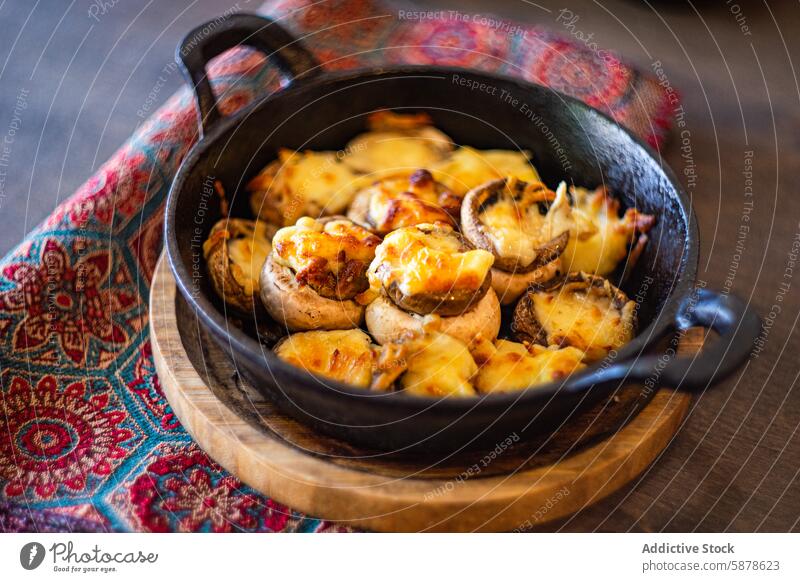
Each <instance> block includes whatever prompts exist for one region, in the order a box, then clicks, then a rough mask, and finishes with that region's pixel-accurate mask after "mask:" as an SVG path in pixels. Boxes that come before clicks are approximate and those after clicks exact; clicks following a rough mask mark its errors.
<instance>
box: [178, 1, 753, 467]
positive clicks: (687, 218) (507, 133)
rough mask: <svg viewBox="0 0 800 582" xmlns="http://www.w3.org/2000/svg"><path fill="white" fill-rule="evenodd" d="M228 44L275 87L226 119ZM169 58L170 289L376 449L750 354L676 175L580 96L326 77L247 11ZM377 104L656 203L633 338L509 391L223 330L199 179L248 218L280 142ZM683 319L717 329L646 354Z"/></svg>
mask: <svg viewBox="0 0 800 582" xmlns="http://www.w3.org/2000/svg"><path fill="white" fill-rule="evenodd" d="M238 44H245V45H249V46H252V47H254V48H256V49H258V50H261V51H263V52H264V53H266V54H267V55H268V56H269V57H270V58H271V59H273V60H274V62H275V64H276V65H277V67H278V69H279V71H280V73H281V75H282V77H283V79H284V81H285V82H284V87H283V88H282V89H281V90H280V91H278V92H276V93H274V94H272V95H268V96H266V97H264V98H262V99H260V100H258V101H257V102H255V103H253V104H251V105H250V106H248V107H246V108H244V109H243V110H241V111H239V112H238V113H236V114H235V115H232V116H230V117H223V116H222V115H221V114H220V112H219V110H218V108H217V102H216V98H215V96H214V94H213V93H212V90H211V87H210V85H209V83H208V80H207V77H206V65H207V63H208V61H209V60H210V59H212V58H213V57H215V56H216V55H219V54H220V53H222V52H224V51H225V50H227V49H229V48H231V47H233V46H235V45H238ZM176 58H177V60H178V62H179V63H180V64H181V66H182V68H183V72H184V74H185V76H186V78H187V80H189V81H190V83H191V84H192V86H193V87H194V90H195V93H196V96H197V103H198V110H199V111H198V119H199V123H200V128H201V133H202V139H201V140H200V141H199V143H197V145H195V146H194V148H193V149H192V150H191V152H189V154H188V155H187V157H186V159H185V160H184V161H183V164H182V165H181V167H180V169H179V171H178V174H177V176H176V177H175V181H174V182H173V184H172V188H171V190H170V193H169V199H168V202H167V209H166V226H165V229H166V247H167V253H168V256H169V261H170V264H171V267H172V271H173V273H174V274H175V277H176V280H177V283H178V288H179V289H180V293H181V294H182V295H183V297H184V298H185V300H186V301H188V303H189V305H190V306H191V307H192V308H193V310H194V311H195V312H196V313H197V316H198V319H199V322H200V323H201V325H203V326H205V327H207V328H208V330H209V331H210V332H211V334H210V335H211V336H212V337H214V339H215V340H216V341H217V342H218V343H219V344H220V345H221V346H222V347H223V348H224V349H225V350H226V351H227V352H228V353H230V355H231V357H232V358H233V360H234V362H235V364H236V366H237V368H238V370H239V371H240V373H241V374H243V375H244V376H245V377H246V378H247V379H248V380H249V381H251V382H252V384H253V385H254V386H256V387H257V388H258V389H259V390H260V391H261V392H262V393H263V394H264V395H266V396H267V397H269V398H271V399H273V400H274V401H276V402H277V403H278V404H279V405H280V406H281V407H282V409H283V410H285V411H286V412H287V413H288V414H290V415H292V416H294V417H296V418H297V419H299V420H301V421H303V422H307V423H309V424H311V425H313V426H314V427H315V428H317V429H318V430H321V431H324V432H325V433H328V434H332V435H334V436H337V437H340V438H342V439H345V440H347V441H350V442H352V443H354V444H358V445H362V446H367V447H371V448H376V449H381V450H398V449H409V448H410V449H413V450H417V451H421V452H424V451H454V450H456V449H461V448H476V447H483V446H489V447H493V446H494V445H495V443H497V442H500V441H502V440H503V439H505V438H506V437H508V436H510V435H513V434H514V433H516V434H517V435H519V436H520V437H521V438H523V439H524V438H526V437H529V436H531V435H534V434H541V433H542V432H544V431H551V430H553V429H554V428H555V427H557V426H558V425H559V424H560V423H562V422H564V421H565V420H566V419H568V418H569V417H570V415H571V414H573V413H574V412H575V410H576V409H577V408H578V407H580V406H583V405H587V404H590V403H593V402H596V401H597V400H598V399H599V398H603V397H607V396H608V395H610V394H611V393H612V392H613V391H614V390H615V389H617V388H619V387H620V386H621V385H623V384H624V383H627V382H638V383H644V385H645V386H646V388H645V390H643V391H642V399H643V400H646V398H647V396H648V394H651V393H652V392H653V390H652V388H653V387H654V386H656V385H667V386H677V387H680V388H681V389H684V390H702V389H704V388H706V387H708V386H710V385H711V383H713V382H715V381H717V380H719V379H721V378H723V377H725V376H727V375H729V374H730V373H732V372H733V371H734V370H735V369H736V368H737V367H738V366H739V365H740V364H741V363H742V362H743V360H744V359H745V358H747V357H748V354H749V352H750V349H751V347H752V345H753V342H754V340H755V339H756V337H757V335H758V333H759V332H760V321H759V319H758V317H757V316H756V315H755V314H754V313H753V312H752V311H751V310H750V309H748V308H747V306H745V305H744V304H743V303H742V302H741V301H740V300H738V299H736V298H734V297H731V296H730V295H724V294H721V293H717V292H714V291H710V290H707V289H700V288H698V287H697V286H696V285H695V274H696V270H697V257H698V234H697V225H696V223H695V218H694V214H693V212H692V209H691V205H690V203H689V201H688V200H687V197H686V194H684V193H683V191H682V190H681V188H680V186H679V185H678V182H677V180H676V179H675V177H674V175H673V174H672V172H671V171H670V170H669V168H667V167H665V166H664V165H663V164H662V163H661V162H660V161H659V160H658V159H657V158H656V156H655V154H654V153H653V152H652V151H651V150H650V149H648V148H647V146H645V145H643V144H642V143H641V142H640V141H639V140H638V139H637V138H635V137H633V136H632V135H631V134H630V133H629V132H628V131H626V130H625V129H623V128H622V127H620V126H619V125H618V124H617V123H615V122H614V121H613V120H611V119H610V118H609V117H607V116H606V115H604V114H603V113H600V112H598V111H597V110H595V109H593V108H591V107H589V106H587V105H585V104H584V103H582V102H580V101H577V100H576V99H573V98H571V97H568V96H566V95H563V94H561V93H558V92H556V91H553V90H552V89H548V88H546V87H543V86H540V85H536V84H533V83H527V82H524V81H521V80H519V79H512V78H508V77H503V76H500V75H492V74H488V73H483V72H478V71H473V70H464V69H456V68H447V67H438V66H405V65H402V66H391V67H388V66H387V67H385V68H373V69H368V70H357V71H348V72H343V73H323V72H322V71H321V70H320V66H319V64H318V63H317V61H316V60H315V58H314V57H313V56H312V55H311V54H310V53H309V52H308V51H306V50H305V49H304V48H303V47H302V45H300V43H299V42H298V41H296V40H295V39H293V38H292V37H291V36H290V35H289V34H288V33H287V32H286V31H285V30H284V29H282V28H280V27H279V26H278V25H277V24H275V23H274V22H271V21H270V20H267V19H265V18H261V17H259V16H255V15H246V14H237V15H233V16H230V17H228V18H226V19H224V20H221V21H219V20H218V21H215V23H213V26H212V25H211V24H208V25H203V26H200V27H198V28H197V29H195V30H194V31H193V32H192V33H190V34H189V35H188V36H187V37H186V39H185V40H184V41H183V43H182V44H181V45H180V47H179V48H178V51H177V54H176ZM505 96H510V99H511V100H512V102H509V101H508V100H507V99H505ZM513 100H517V102H516V103H513ZM523 104H524V106H523ZM381 109H392V110H395V111H401V112H402V111H407V112H413V111H425V112H427V113H429V114H430V115H431V116H432V117H433V120H434V124H435V125H436V127H438V128H440V129H441V130H443V131H444V132H445V133H446V134H448V135H450V136H452V138H453V140H454V141H455V142H456V143H458V144H466V145H471V146H474V147H478V148H490V147H491V148H507V149H526V150H530V151H531V152H533V158H534V161H535V164H536V167H537V169H538V170H539V172H540V174H541V175H542V178H543V179H544V180H545V181H546V182H547V183H548V184H550V185H551V186H553V185H555V184H557V183H558V182H559V181H560V180H562V179H567V180H570V181H572V182H573V183H574V184H577V185H583V186H596V185H598V184H605V185H606V186H607V187H608V188H609V189H610V190H611V191H612V192H614V193H615V194H617V195H618V196H620V197H621V199H622V201H623V204H624V205H625V206H627V207H631V206H635V207H636V208H638V209H640V210H641V211H643V212H646V213H649V214H654V215H655V216H656V217H657V218H658V222H657V223H656V227H655V229H654V230H653V231H651V233H650V242H649V244H648V245H647V247H646V248H645V251H644V253H643V254H642V255H641V257H640V259H639V261H638V262H637V263H636V265H635V267H634V268H633V269H632V270H631V271H630V273H628V274H627V275H626V276H625V280H624V282H623V283H622V286H623V289H624V290H625V291H626V292H627V293H628V294H629V296H630V297H636V299H637V302H638V303H639V312H638V315H639V322H640V325H639V329H640V331H639V333H638V335H637V337H636V338H635V339H634V340H633V341H632V342H630V343H629V344H628V345H627V346H625V347H624V348H623V349H622V350H620V351H619V353H618V354H616V356H615V357H614V358H609V359H607V360H606V361H604V362H601V363H599V364H596V365H594V366H592V367H590V368H589V369H587V370H586V371H584V372H583V373H580V374H576V375H574V376H572V377H570V378H568V379H567V380H566V381H564V382H562V383H554V384H549V385H546V386H540V387H537V388H536V389H533V390H528V391H524V392H517V393H512V394H505V395H502V394H500V395H489V396H483V397H476V398H445V399H428V398H420V397H414V396H410V395H407V394H404V393H402V392H394V393H389V394H376V393H370V392H367V391H364V390H360V389H357V388H354V387H351V386H348V385H346V384H342V383H337V382H332V381H330V380H325V379H321V378H319V377H316V376H313V375H312V374H309V373H307V372H305V371H303V370H301V369H298V368H295V367H293V366H291V365H288V364H286V363H284V362H282V361H281V360H279V359H278V358H277V357H276V356H274V355H273V354H272V352H271V351H270V350H269V349H268V348H266V347H264V346H263V345H262V344H261V343H260V342H259V341H257V339H256V337H254V336H253V335H249V334H247V333H245V332H244V331H242V330H240V329H239V328H238V327H236V326H235V325H233V324H232V323H231V318H230V317H229V316H230V315H231V314H230V313H227V312H226V308H225V307H224V305H222V304H221V303H220V302H219V300H218V299H217V298H216V297H215V296H214V293H213V291H212V290H211V287H210V285H209V278H208V274H207V273H206V271H205V269H204V267H203V262H202V249H201V244H202V241H203V240H205V238H206V236H207V235H208V232H209V230H210V229H211V227H212V225H213V224H214V223H215V222H216V221H217V220H218V219H219V218H221V216H222V215H221V211H220V205H219V200H218V199H217V197H216V196H214V195H210V194H209V192H210V191H211V189H210V188H209V184H210V183H211V182H213V180H220V181H221V182H222V184H223V185H224V186H225V188H226V189H227V191H228V192H229V193H235V194H233V197H232V200H231V203H232V204H231V211H230V212H231V215H233V216H249V211H248V210H247V206H248V205H247V200H246V195H245V194H244V193H243V185H244V184H246V183H247V181H248V180H249V179H250V178H252V177H253V176H254V175H255V174H257V173H258V172H259V170H261V169H262V168H263V167H264V166H265V165H266V164H267V163H268V162H270V161H272V160H273V159H275V157H276V152H277V149H278V148H280V147H288V148H293V149H313V150H335V149H339V148H342V147H343V146H344V145H345V144H346V143H347V142H348V140H349V139H351V138H352V137H353V136H355V135H356V134H358V133H360V132H362V131H364V129H365V119H366V116H367V114H369V113H370V112H373V111H376V110H381ZM692 326H704V327H707V328H711V329H713V330H715V331H716V332H717V333H718V334H719V337H718V339H717V340H716V341H715V342H714V343H713V344H711V345H709V346H708V347H706V348H705V349H703V351H702V352H701V353H700V354H699V355H698V356H696V357H694V358H687V357H677V356H675V354H674V351H671V350H670V349H669V348H667V349H666V350H663V349H662V351H661V353H657V354H647V353H646V352H647V351H648V350H651V351H652V350H653V349H654V344H656V343H657V342H658V341H659V340H661V339H663V338H665V337H666V336H668V335H670V334H672V333H674V332H675V331H676V330H684V329H686V328H688V327H692Z"/></svg>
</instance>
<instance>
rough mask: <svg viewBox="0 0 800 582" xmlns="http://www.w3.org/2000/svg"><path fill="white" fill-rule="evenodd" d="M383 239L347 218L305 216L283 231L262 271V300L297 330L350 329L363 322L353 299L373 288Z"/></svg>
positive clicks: (361, 310)
mask: <svg viewBox="0 0 800 582" xmlns="http://www.w3.org/2000/svg"><path fill="white" fill-rule="evenodd" d="M379 243H380V239H379V238H378V237H377V236H375V235H374V234H372V233H371V232H369V231H368V230H366V229H365V228H363V227H361V226H359V225H357V224H354V223H353V222H351V221H350V220H348V219H346V218H344V217H329V218H326V219H322V220H315V219H313V218H309V217H303V218H301V219H300V220H298V221H297V224H296V225H295V226H290V227H285V228H282V229H280V230H279V231H278V232H277V234H276V235H275V237H274V238H273V241H272V252H271V253H270V254H269V256H268V257H267V260H266V262H265V264H264V268H263V269H262V271H261V299H262V301H263V303H264V306H265V307H266V309H267V311H268V312H269V314H270V315H271V316H272V317H273V319H275V320H276V321H277V322H278V323H282V324H285V325H286V327H287V328H288V329H290V330H292V331H299V330H315V329H350V328H353V327H358V325H359V324H360V323H361V320H362V319H363V315H364V306H363V305H362V304H360V303H358V302H356V301H355V300H354V298H355V297H356V296H357V295H359V294H360V293H362V292H364V291H365V290H366V289H367V288H368V287H369V281H368V279H367V269H368V267H369V265H370V262H371V261H372V258H373V257H374V255H375V248H376V247H377V246H378V244H379Z"/></svg>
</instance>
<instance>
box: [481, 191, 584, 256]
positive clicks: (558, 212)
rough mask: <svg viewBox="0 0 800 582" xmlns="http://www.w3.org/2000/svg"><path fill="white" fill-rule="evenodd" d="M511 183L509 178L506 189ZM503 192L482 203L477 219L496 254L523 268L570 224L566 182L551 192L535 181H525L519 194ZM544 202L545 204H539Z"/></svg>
mask: <svg viewBox="0 0 800 582" xmlns="http://www.w3.org/2000/svg"><path fill="white" fill-rule="evenodd" d="M514 185H515V181H514V179H513V178H512V179H510V180H509V182H508V185H507V186H506V188H507V189H508V190H513V189H514ZM505 194H506V195H504V196H501V197H499V198H498V199H497V200H496V201H493V202H492V203H491V204H487V205H485V206H484V208H483V210H482V211H481V212H480V214H479V215H478V219H479V220H480V222H481V224H483V226H484V229H485V232H486V234H487V235H488V237H489V239H490V240H491V241H492V244H493V246H494V248H495V250H496V251H497V254H498V255H499V256H501V257H503V258H509V259H515V260H516V261H517V262H518V264H519V265H520V266H522V267H527V266H528V265H530V264H531V263H532V262H533V261H534V259H536V257H537V255H538V250H539V247H540V246H541V245H543V244H545V243H547V242H548V241H551V240H552V239H554V238H556V237H557V236H559V235H560V234H562V233H564V232H566V231H569V230H570V228H571V227H572V221H571V217H570V207H569V201H568V199H567V192H566V185H565V184H562V185H561V186H560V187H559V191H558V193H554V192H552V191H550V190H548V189H547V187H546V186H545V185H544V184H542V183H540V182H535V183H529V184H527V186H526V187H525V189H524V190H523V191H522V192H521V193H520V194H519V195H514V196H512V195H509V192H505ZM545 202H546V203H548V205H547V206H540V203H542V204H543V203H545ZM551 202H552V203H551Z"/></svg>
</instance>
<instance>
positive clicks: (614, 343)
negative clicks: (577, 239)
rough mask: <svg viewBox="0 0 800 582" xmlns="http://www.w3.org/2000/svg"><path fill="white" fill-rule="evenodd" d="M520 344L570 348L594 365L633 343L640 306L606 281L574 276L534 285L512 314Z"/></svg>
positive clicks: (578, 275)
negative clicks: (609, 354)
mask: <svg viewBox="0 0 800 582" xmlns="http://www.w3.org/2000/svg"><path fill="white" fill-rule="evenodd" d="M512 328H513V330H514V335H515V337H516V339H518V340H519V341H523V342H529V343H531V344H538V345H542V346H558V347H566V346H571V347H574V348H577V349H579V350H581V351H582V352H584V353H585V354H586V360H587V361H589V362H594V361H597V360H600V359H602V358H604V357H605V356H606V355H608V353H609V352H611V351H612V350H618V349H619V348H621V347H622V346H624V345H625V344H626V343H628V342H629V341H631V340H632V339H633V336H634V333H635V329H636V303H634V302H633V301H631V300H630V299H628V296H627V295H625V293H623V292H622V291H620V290H619V289H617V288H616V287H614V286H613V285H612V284H611V283H610V282H609V281H608V280H607V279H605V278H603V277H600V276H598V275H590V274H588V273H581V272H573V273H569V274H568V275H565V276H563V277H559V278H558V279H555V280H553V281H550V282H548V283H545V284H543V285H540V286H532V287H531V288H530V289H529V290H528V291H527V292H526V293H525V294H524V295H523V296H522V297H521V298H520V300H519V302H518V303H517V306H516V308H515V309H514V319H513V323H512Z"/></svg>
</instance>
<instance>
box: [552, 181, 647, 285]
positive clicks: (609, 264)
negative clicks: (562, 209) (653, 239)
mask: <svg viewBox="0 0 800 582" xmlns="http://www.w3.org/2000/svg"><path fill="white" fill-rule="evenodd" d="M570 193H571V195H572V199H573V207H572V214H573V217H574V219H575V223H576V226H577V232H575V236H571V237H570V240H569V243H568V244H567V248H566V249H565V250H564V253H563V255H562V256H561V258H562V261H563V263H564V267H565V268H566V269H567V270H569V271H583V272H585V273H592V274H595V275H602V276H606V275H609V274H610V273H612V272H613V271H614V269H616V267H617V265H618V264H619V263H620V261H622V260H624V259H625V257H626V256H627V255H628V247H629V246H630V245H631V243H632V242H634V240H635V238H636V236H637V234H639V233H645V232H647V231H648V230H650V228H651V227H652V226H653V224H655V218H654V217H653V216H650V215H647V214H643V213H641V212H638V211H637V210H635V209H633V208H629V209H628V210H627V211H626V212H625V214H624V215H623V216H622V217H620V216H619V207H620V204H619V201H618V200H617V199H615V198H613V197H611V196H610V195H609V194H608V192H607V191H606V190H605V188H602V187H601V188H598V189H597V190H595V191H589V190H587V189H586V188H572V189H571V190H570Z"/></svg>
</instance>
